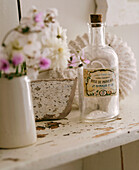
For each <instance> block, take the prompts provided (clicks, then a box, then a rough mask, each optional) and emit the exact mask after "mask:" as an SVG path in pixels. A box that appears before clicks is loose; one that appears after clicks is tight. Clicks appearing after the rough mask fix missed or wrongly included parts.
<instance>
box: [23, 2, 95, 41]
mask: <svg viewBox="0 0 139 170" xmlns="http://www.w3.org/2000/svg"><path fill="white" fill-rule="evenodd" d="M32 5H35V6H36V7H37V8H38V9H47V8H57V9H58V11H59V21H60V23H61V25H62V26H63V27H64V28H67V29H68V34H67V35H68V39H69V40H70V39H74V38H75V37H76V35H77V34H83V33H84V32H85V31H87V26H86V22H87V21H88V19H89V14H90V13H94V12H95V1H94V0H22V1H21V6H22V13H23V15H25V14H26V12H27V11H28V9H29V8H30V7H31V6H32Z"/></svg>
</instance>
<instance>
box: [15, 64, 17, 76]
mask: <svg viewBox="0 0 139 170" xmlns="http://www.w3.org/2000/svg"><path fill="white" fill-rule="evenodd" d="M15 74H16V75H17V74H18V66H17V67H16V72H15Z"/></svg>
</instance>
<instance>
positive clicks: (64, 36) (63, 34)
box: [57, 26, 67, 41]
mask: <svg viewBox="0 0 139 170" xmlns="http://www.w3.org/2000/svg"><path fill="white" fill-rule="evenodd" d="M57 38H61V39H62V40H63V41H66V40H67V30H66V29H63V28H62V27H60V26H59V27H58V28H57Z"/></svg>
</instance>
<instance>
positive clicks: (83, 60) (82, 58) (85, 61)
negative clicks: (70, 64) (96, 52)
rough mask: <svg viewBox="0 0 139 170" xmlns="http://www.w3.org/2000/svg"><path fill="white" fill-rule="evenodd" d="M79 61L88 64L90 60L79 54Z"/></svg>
mask: <svg viewBox="0 0 139 170" xmlns="http://www.w3.org/2000/svg"><path fill="white" fill-rule="evenodd" d="M81 61H82V62H83V63H84V64H89V63H90V61H89V60H87V59H86V58H84V57H83V56H81Z"/></svg>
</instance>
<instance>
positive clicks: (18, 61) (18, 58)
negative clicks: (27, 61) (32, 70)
mask: <svg viewBox="0 0 139 170" xmlns="http://www.w3.org/2000/svg"><path fill="white" fill-rule="evenodd" d="M23 61H24V57H23V55H21V54H16V55H14V56H13V59H12V62H13V65H14V66H18V65H19V64H21V63H23Z"/></svg>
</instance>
